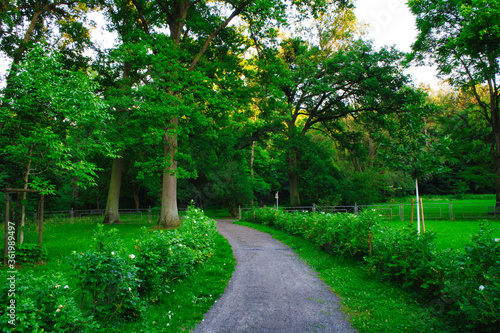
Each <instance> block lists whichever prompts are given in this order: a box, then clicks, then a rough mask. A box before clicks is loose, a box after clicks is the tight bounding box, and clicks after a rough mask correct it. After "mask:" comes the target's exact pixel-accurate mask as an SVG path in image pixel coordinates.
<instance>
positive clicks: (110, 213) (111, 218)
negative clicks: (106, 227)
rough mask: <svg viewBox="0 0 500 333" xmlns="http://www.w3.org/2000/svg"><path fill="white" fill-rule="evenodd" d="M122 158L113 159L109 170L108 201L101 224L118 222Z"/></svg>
mask: <svg viewBox="0 0 500 333" xmlns="http://www.w3.org/2000/svg"><path fill="white" fill-rule="evenodd" d="M122 172H123V158H115V159H114V160H113V167H112V168H111V180H110V183H109V191H108V201H107V202H106V212H105V214H104V221H103V223H119V222H120V213H119V205H120V186H121V182H122Z"/></svg>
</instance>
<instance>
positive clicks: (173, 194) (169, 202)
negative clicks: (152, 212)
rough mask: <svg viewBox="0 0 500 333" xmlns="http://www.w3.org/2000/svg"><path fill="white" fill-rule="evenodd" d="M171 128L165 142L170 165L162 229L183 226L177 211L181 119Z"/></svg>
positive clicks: (164, 188)
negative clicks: (178, 143) (177, 154)
mask: <svg viewBox="0 0 500 333" xmlns="http://www.w3.org/2000/svg"><path fill="white" fill-rule="evenodd" d="M170 125H171V126H170V128H168V129H167V130H166V133H165V142H164V156H165V161H168V162H169V165H168V166H167V167H165V169H164V170H163V181H162V189H161V212H160V220H159V224H160V225H161V226H162V227H165V228H166V227H177V226H179V225H180V224H181V220H180V219H179V212H178V210H177V173H176V170H177V161H176V160H175V154H176V152H177V133H176V131H177V127H178V126H179V118H177V117H174V118H172V120H170Z"/></svg>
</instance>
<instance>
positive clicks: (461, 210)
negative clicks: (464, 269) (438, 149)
mask: <svg viewBox="0 0 500 333" xmlns="http://www.w3.org/2000/svg"><path fill="white" fill-rule="evenodd" d="M274 208H275V209H276V206H275V207H274ZM252 209H255V208H241V207H240V211H239V218H240V219H241V218H242V214H243V212H244V211H245V210H252ZM365 209H374V210H376V211H377V212H379V213H380V214H381V215H382V216H384V217H385V218H387V219H390V220H393V219H399V220H401V221H405V220H410V219H411V216H412V213H413V216H414V218H416V216H417V215H416V214H417V207H416V205H414V206H413V212H412V204H407V203H405V204H403V203H400V204H384V205H357V204H354V206H317V205H312V206H299V207H279V210H282V211H285V212H325V213H353V214H355V215H358V214H359V212H360V211H363V210H365ZM423 212H424V217H425V219H429V220H439V219H442V220H464V219H497V218H500V206H464V205H460V206H458V205H454V204H453V202H449V203H424V204H423Z"/></svg>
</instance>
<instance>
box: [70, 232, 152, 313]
mask: <svg viewBox="0 0 500 333" xmlns="http://www.w3.org/2000/svg"><path fill="white" fill-rule="evenodd" d="M98 227H99V229H98V231H97V232H96V233H95V238H94V249H93V250H91V251H87V252H85V253H81V252H80V253H76V252H74V253H73V256H72V257H71V258H70V264H71V265H72V266H73V268H74V277H75V278H76V279H77V280H78V286H79V288H80V290H81V293H82V299H81V305H82V307H83V308H85V309H87V310H90V311H91V312H92V313H93V314H94V315H95V317H96V318H97V319H99V320H110V319H119V318H122V317H123V318H136V317H138V316H139V315H140V312H141V306H142V305H141V302H140V298H139V293H138V288H139V286H140V282H141V281H140V279H139V278H138V273H137V271H138V268H137V267H136V266H135V260H134V259H135V255H134V254H131V255H129V256H128V257H125V255H124V254H123V253H124V252H125V250H124V247H123V246H122V245H121V241H120V240H119V239H118V238H117V234H116V233H117V230H116V229H112V230H110V231H108V232H104V231H103V226H102V225H99V226H98Z"/></svg>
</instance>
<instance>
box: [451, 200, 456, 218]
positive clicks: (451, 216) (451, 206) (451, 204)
mask: <svg viewBox="0 0 500 333" xmlns="http://www.w3.org/2000/svg"><path fill="white" fill-rule="evenodd" d="M450 220H452V221H453V220H455V217H454V216H453V201H452V200H450Z"/></svg>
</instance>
